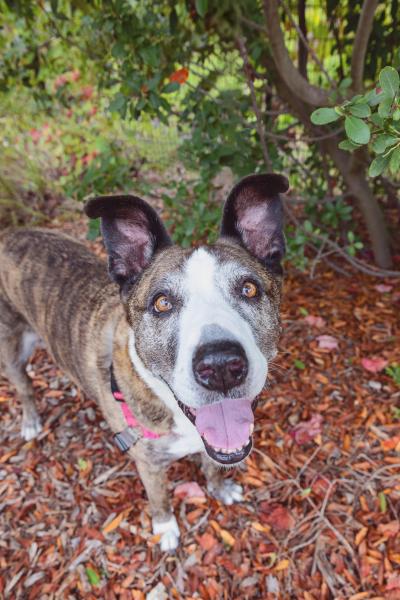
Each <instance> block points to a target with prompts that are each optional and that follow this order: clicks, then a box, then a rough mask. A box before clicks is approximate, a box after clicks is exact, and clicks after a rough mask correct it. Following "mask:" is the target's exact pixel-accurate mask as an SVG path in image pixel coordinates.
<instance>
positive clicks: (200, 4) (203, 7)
mask: <svg viewBox="0 0 400 600" xmlns="http://www.w3.org/2000/svg"><path fill="white" fill-rule="evenodd" d="M207 8H208V0H196V11H197V14H198V15H200V17H204V16H205V14H206V12H207Z"/></svg>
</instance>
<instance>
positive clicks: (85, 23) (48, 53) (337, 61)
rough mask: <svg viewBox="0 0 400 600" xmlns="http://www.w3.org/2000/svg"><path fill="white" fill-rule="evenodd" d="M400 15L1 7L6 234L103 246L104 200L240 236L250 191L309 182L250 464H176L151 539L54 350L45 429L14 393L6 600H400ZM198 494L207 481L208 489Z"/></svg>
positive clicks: (45, 365) (314, 1)
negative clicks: (225, 470)
mask: <svg viewBox="0 0 400 600" xmlns="http://www.w3.org/2000/svg"><path fill="white" fill-rule="evenodd" d="M399 14H400V13H399V5H398V2H397V0H392V1H391V2H384V1H383V0H364V1H363V2H362V1H359V0H357V1H355V2H350V1H347V0H346V1H344V2H339V1H337V0H327V1H326V2H325V1H324V2H322V1H319V0H298V1H297V0H296V1H295V0H281V1H279V2H278V1H277V0H268V1H265V2H258V1H257V2H256V1H254V2H253V1H251V2H248V1H247V0H243V1H241V0H240V1H239V2H235V3H231V2H229V0H223V1H218V2H214V1H213V0H185V1H183V0H179V1H178V2H172V1H169V0H156V1H155V2H151V3H150V2H147V1H145V0H111V1H110V0H108V1H107V2H103V0H96V1H92V0H79V2H78V1H76V2H75V1H72V2H69V1H67V0H52V1H51V2H32V1H30V0H22V1H17V2H15V1H14V0H0V31H1V33H0V124H1V129H2V134H1V143H0V228H3V227H5V226H8V225H17V226H20V225H44V226H46V227H54V228H57V229H61V230H63V231H66V232H67V233H70V234H72V235H73V236H76V237H78V238H80V239H82V240H84V241H85V240H86V243H87V244H89V245H90V247H91V248H92V249H93V250H94V251H95V252H96V253H98V254H100V255H103V248H102V245H101V242H100V241H99V240H98V239H97V236H98V223H96V222H95V221H94V222H92V223H91V226H90V228H88V224H87V221H86V220H85V219H83V218H82V202H83V200H84V199H86V198H87V197H90V196H91V195H94V194H101V193H117V192H132V193H138V194H139V195H142V196H144V197H145V198H146V199H147V200H148V201H149V202H150V203H151V204H152V205H153V206H155V207H156V208H157V209H158V210H159V211H160V212H162V213H163V217H164V219H165V221H166V222H167V224H168V227H169V229H170V231H171V234H172V235H173V237H174V239H175V241H176V242H178V243H180V244H182V245H183V246H190V245H192V244H196V243H198V242H199V241H209V242H212V241H214V240H215V239H216V237H217V235H218V222H219V219H220V212H221V207H222V202H223V200H224V198H225V196H226V192H227V190H229V189H230V187H231V185H232V183H233V182H234V181H236V180H237V179H238V178H239V177H241V176H243V175H245V174H248V173H250V172H262V171H265V170H275V171H280V172H284V173H285V174H287V175H288V177H289V179H290V184H291V190H290V192H289V194H288V195H287V197H286V199H285V211H286V234H287V245H288V252H287V260H286V264H285V270H286V275H285V289H284V296H283V297H284V302H283V330H284V335H283V339H282V342H281V351H280V354H279V355H278V357H277V358H276V359H275V361H274V365H272V367H271V372H270V376H269V380H270V385H269V387H268V388H267V389H266V391H265V392H264V393H263V394H262V397H261V399H260V403H259V407H258V409H257V419H256V423H257V428H256V433H255V450H254V451H253V453H252V455H251V457H250V458H249V460H247V461H246V466H245V467H244V468H241V469H239V470H238V472H237V475H236V477H237V480H238V481H239V482H240V483H241V484H242V485H243V486H244V489H245V501H244V502H243V503H242V504H240V505H236V506H233V507H224V506H223V505H222V504H220V503H219V502H217V501H216V500H214V499H211V498H209V497H208V496H207V493H206V490H205V485H204V480H203V479H202V478H201V476H200V479H199V470H198V467H197V465H195V464H194V463H193V462H192V461H190V460H183V461H180V462H179V463H175V464H174V465H173V466H172V467H171V469H170V481H171V486H172V488H173V489H174V503H175V512H176V514H177V516H178V520H179V521H180V526H181V528H182V531H183V540H182V546H181V547H180V549H179V550H178V552H177V554H176V555H175V556H169V555H163V554H162V553H161V552H160V550H159V548H158V546H157V538H156V537H154V536H153V535H152V534H151V527H150V516H149V512H148V504H147V500H146V498H145V495H144V491H143V488H142V485H141V483H140V482H139V479H138V478H137V476H136V470H135V466H134V465H133V463H132V462H130V461H127V460H125V458H124V457H123V456H121V455H120V454H119V452H118V451H117V450H116V448H115V446H114V445H113V443H112V440H111V436H110V432H109V431H108V429H107V426H106V424H105V422H104V421H103V420H102V416H101V414H100V412H99V411H98V409H97V408H96V406H95V405H94V403H93V402H92V401H91V399H90V398H86V397H84V396H83V395H82V394H81V392H80V391H79V390H78V389H76V388H75V387H74V386H73V385H72V384H71V382H69V381H68V379H67V378H66V377H65V376H64V374H63V373H62V372H61V371H60V370H59V369H58V367H57V365H55V364H54V363H53V362H52V361H51V358H50V357H49V356H48V355H47V353H46V351H45V350H38V351H36V353H35V355H34V356H33V357H32V358H31V361H30V365H29V376H30V377H31V378H32V380H33V384H34V387H35V390H36V392H37V401H38V406H39V408H40V412H41V414H42V415H43V417H44V420H45V428H44V431H43V433H42V434H41V435H40V436H39V439H38V440H37V441H33V442H29V443H23V442H22V441H21V439H20V437H19V424H20V418H21V410H20V407H19V406H18V403H17V402H16V401H15V394H14V390H13V388H12V387H11V386H10V385H9V383H8V382H7V380H5V379H0V411H1V428H0V440H1V447H2V453H1V454H0V507H1V512H0V548H1V550H0V598H1V597H4V598H21V599H24V600H25V598H27V599H29V600H34V599H35V598H40V600H42V599H53V598H54V599H55V598H89V599H91V598H106V599H107V600H108V599H110V600H111V599H114V598H121V599H122V600H127V599H131V598H133V600H144V599H146V600H147V598H148V599H149V600H159V599H167V598H175V599H177V600H179V599H180V598H185V599H188V600H191V599H192V598H193V599H194V598H205V599H207V600H219V599H220V598H224V599H225V598H227V599H228V598H229V600H231V599H239V598H240V599H243V598H244V599H249V600H250V599H253V598H262V599H264V598H265V599H271V600H272V599H280V598H282V599H286V598H296V599H297V598H299V599H301V600H319V599H321V600H325V599H331V598H335V599H338V600H341V599H343V600H348V599H351V600H363V599H365V600H372V599H373V598H375V599H376V600H378V599H381V598H382V599H389V600H395V599H396V598H400V577H399V575H398V573H399V571H400V526H399V522H400V521H399V514H400V486H399V472H400V387H399V386H400V354H399V350H398V348H399V344H398V339H399V338H398V336H399V316H398V315H399V308H400V288H399V271H398V267H399V264H400V236H399V235H398V231H399V224H400V220H399V214H400V212H399V210H400V209H399V198H398V193H399V186H400V179H399V157H400V149H399V139H400V119H399V116H400V113H399V75H398V70H399V66H400V65H399V61H400V54H399V48H400V39H399V36H400V33H399V32H400V28H399ZM195 482H196V483H195Z"/></svg>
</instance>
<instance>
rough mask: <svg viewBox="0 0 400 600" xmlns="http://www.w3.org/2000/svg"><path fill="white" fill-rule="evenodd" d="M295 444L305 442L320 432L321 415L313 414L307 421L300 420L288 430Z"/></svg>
mask: <svg viewBox="0 0 400 600" xmlns="http://www.w3.org/2000/svg"><path fill="white" fill-rule="evenodd" d="M289 433H290V435H291V436H292V438H293V439H294V441H295V442H296V444H299V445H301V444H307V443H308V442H311V441H312V440H313V439H314V438H315V437H317V436H318V435H320V434H321V433H322V416H321V415H320V414H316V415H313V416H312V417H311V419H310V420H309V421H300V423H298V424H297V425H296V426H295V427H293V429H292V430H291V431H290V432H289Z"/></svg>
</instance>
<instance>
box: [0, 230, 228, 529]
mask: <svg viewBox="0 0 400 600" xmlns="http://www.w3.org/2000/svg"><path fill="white" fill-rule="evenodd" d="M177 252H185V251H179V250H178V249H174V250H173V251H172V249H171V250H169V252H167V254H168V255H169V256H167V257H165V256H164V257H163V260H162V261H161V260H158V261H157V260H156V261H155V262H154V264H152V266H151V268H150V269H149V270H148V272H146V273H145V275H144V276H145V277H146V278H152V277H157V276H159V272H160V270H161V269H164V270H166V271H168V270H169V268H170V269H171V270H172V269H173V268H174V267H176V262H177ZM0 265H1V267H0V315H1V316H0V370H1V372H2V373H3V374H4V375H5V376H6V377H7V378H8V379H9V380H10V382H11V383H12V384H13V385H14V386H15V388H16V391H17V394H18V397H19V399H20V400H21V403H22V407H23V419H24V421H25V422H26V423H33V422H35V421H37V420H38V419H39V416H38V414H37V410H36V407H35V404H34V390H33V387H32V383H31V380H30V378H29V377H28V376H27V374H26V371H25V367H26V364H27V362H28V358H29V357H28V356H21V355H22V343H23V335H24V334H26V333H28V332H32V331H34V332H36V333H37V334H38V335H39V336H40V338H41V339H42V340H43V341H44V343H45V344H46V347H47V349H48V351H49V353H50V354H51V355H52V357H53V359H54V360H55V361H56V362H57V364H58V365H59V366H60V367H61V368H62V369H63V370H64V371H65V372H66V373H67V374H68V375H69V377H70V378H71V380H73V381H74V382H75V383H76V384H77V385H78V386H79V387H80V388H81V389H83V390H84V392H85V393H86V394H87V395H88V396H89V397H91V398H95V399H96V400H97V401H98V403H99V405H100V407H101V409H102V412H103V414H104V416H105V417H106V419H107V421H108V423H109V425H110V427H111V429H112V430H113V432H115V433H116V432H118V431H121V430H122V429H124V428H125V427H126V423H125V421H124V418H123V415H122V411H121V410H120V409H119V406H118V404H116V402H115V399H114V397H113V396H112V394H111V388H110V364H111V360H112V361H113V365H114V371H115V375H116V378H117V381H118V384H119V386H120V388H121V391H122V393H123V394H124V397H125V399H126V401H127V402H128V404H129V405H130V406H132V407H133V411H134V414H135V415H136V416H137V418H138V419H139V420H140V422H142V423H143V425H145V426H147V427H148V428H150V429H151V430H153V431H155V432H158V433H162V434H168V432H170V430H171V426H172V415H171V413H170V411H169V410H168V408H167V407H166V406H165V405H164V404H163V403H162V402H161V401H160V400H159V399H158V398H157V397H156V396H155V394H154V393H153V392H152V391H151V390H150V389H149V388H148V387H147V386H146V384H145V383H144V382H143V381H142V379H141V378H140V377H139V376H138V375H137V374H136V373H135V371H134V369H133V366H132V363H131V361H130V358H129V356H128V351H127V326H126V315H125V308H124V306H123V305H122V304H121V300H120V295H119V289H118V286H117V285H116V284H115V283H111V282H110V280H109V278H108V275H107V269H106V265H105V263H104V261H102V260H100V259H98V258H97V257H96V256H95V255H94V254H92V253H91V252H90V251H88V249H87V248H86V247H85V246H84V245H83V244H81V243H79V242H77V241H76V240H74V239H72V238H70V237H68V236H66V235H64V234H61V233H56V232H53V231H49V230H43V229H30V230H24V229H21V230H9V231H5V232H3V233H2V234H1V236H0ZM143 289H144V290H146V289H147V288H146V286H145V285H144V284H143V286H139V285H138V286H137V290H138V292H139V293H138V294H137V297H134V296H133V295H132V296H130V299H129V302H128V304H127V307H128V308H127V312H128V315H129V320H130V321H131V322H132V324H134V320H135V315H136V310H135V309H134V307H135V306H139V307H140V306H142V307H143V306H144V303H145V292H143V291H142V290H143ZM139 312H140V309H139ZM129 454H130V455H131V457H132V458H133V459H134V460H135V461H136V464H137V468H138V471H139V474H140V477H141V479H142V481H143V484H144V486H145V489H146V492H147V495H148V497H149V501H150V508H151V512H152V515H153V517H154V518H156V519H157V520H159V521H163V520H168V519H169V518H170V516H171V508H170V502H169V498H168V492H167V482H166V469H167V467H168V465H169V464H170V462H172V460H171V458H170V457H169V456H168V452H167V444H163V443H161V444H160V442H159V441H158V442H157V444H155V443H154V442H152V441H151V440H143V441H142V440H141V441H139V442H138V443H137V444H136V446H134V447H133V448H132V449H131V450H129ZM205 462H206V463H207V462H208V463H209V465H208V469H207V474H208V475H209V477H210V481H211V479H212V487H213V488H215V487H216V486H217V487H218V485H217V484H216V482H221V471H220V469H218V467H217V466H215V465H214V464H213V463H211V462H210V461H207V459H205Z"/></svg>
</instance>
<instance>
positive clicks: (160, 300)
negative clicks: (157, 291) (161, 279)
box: [153, 294, 172, 313]
mask: <svg viewBox="0 0 400 600" xmlns="http://www.w3.org/2000/svg"><path fill="white" fill-rule="evenodd" d="M153 307H154V310H155V311H156V313H166V312H169V311H170V310H171V309H172V304H171V302H170V301H169V300H168V298H167V296H165V295H164V294H162V295H161V296H158V297H157V298H156V299H155V300H154V304H153Z"/></svg>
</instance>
